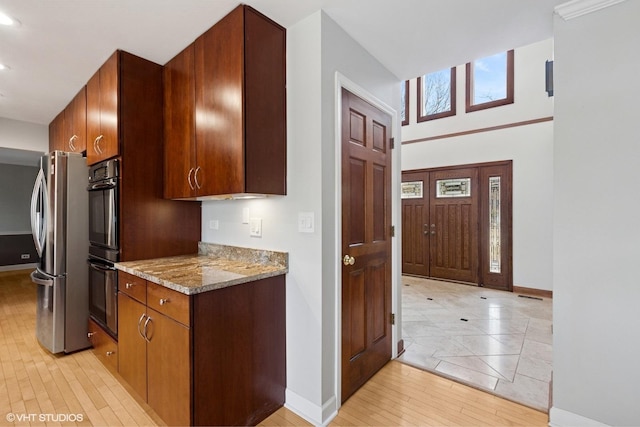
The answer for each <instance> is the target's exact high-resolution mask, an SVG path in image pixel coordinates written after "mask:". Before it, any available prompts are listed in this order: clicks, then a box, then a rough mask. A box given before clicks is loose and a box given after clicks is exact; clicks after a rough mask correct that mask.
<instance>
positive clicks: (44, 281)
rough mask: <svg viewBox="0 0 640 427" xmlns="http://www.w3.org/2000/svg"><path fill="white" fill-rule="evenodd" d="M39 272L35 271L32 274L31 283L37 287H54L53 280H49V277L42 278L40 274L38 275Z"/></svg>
mask: <svg viewBox="0 0 640 427" xmlns="http://www.w3.org/2000/svg"><path fill="white" fill-rule="evenodd" d="M38 273H39V271H38V270H33V271H32V272H31V281H32V282H33V283H35V284H37V285H43V286H53V279H52V278H51V279H50V278H48V277H42V276H41V275H40V274H38Z"/></svg>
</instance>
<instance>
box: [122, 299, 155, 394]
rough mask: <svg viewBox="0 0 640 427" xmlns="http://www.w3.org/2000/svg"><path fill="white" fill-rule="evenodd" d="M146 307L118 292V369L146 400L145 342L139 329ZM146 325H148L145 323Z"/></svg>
mask: <svg viewBox="0 0 640 427" xmlns="http://www.w3.org/2000/svg"><path fill="white" fill-rule="evenodd" d="M146 313H147V312H146V307H145V306H144V305H143V304H141V303H139V302H138V301H135V300H133V299H131V298H129V297H128V296H126V295H125V294H123V293H121V292H119V293H118V349H119V353H120V354H119V356H118V371H119V373H120V375H121V376H122V378H124V379H125V380H126V381H127V383H129V385H130V386H131V387H132V388H133V389H134V390H135V391H136V392H137V393H138V394H139V395H140V397H142V399H144V400H145V401H146V400H147V343H146V341H145V340H144V338H142V333H141V331H142V330H143V328H144V323H145V322H146V320H147V314H146ZM147 326H148V325H147Z"/></svg>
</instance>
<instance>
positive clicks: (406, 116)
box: [402, 80, 410, 126]
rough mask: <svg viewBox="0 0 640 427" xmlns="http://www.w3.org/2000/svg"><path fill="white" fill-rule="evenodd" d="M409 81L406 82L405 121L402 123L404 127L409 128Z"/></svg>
mask: <svg viewBox="0 0 640 427" xmlns="http://www.w3.org/2000/svg"><path fill="white" fill-rule="evenodd" d="M409 94H410V92H409V80H405V81H404V120H403V121H402V126H407V125H408V124H409V122H410V120H409Z"/></svg>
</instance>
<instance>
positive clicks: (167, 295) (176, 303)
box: [147, 282, 191, 326]
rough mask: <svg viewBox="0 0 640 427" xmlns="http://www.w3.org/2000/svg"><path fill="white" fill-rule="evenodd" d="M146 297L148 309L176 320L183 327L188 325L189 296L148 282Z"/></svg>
mask: <svg viewBox="0 0 640 427" xmlns="http://www.w3.org/2000/svg"><path fill="white" fill-rule="evenodd" d="M147 297H148V298H147V306H148V307H150V308H153V309H154V310H156V311H158V312H160V313H162V314H164V315H166V316H169V317H171V318H172V319H174V320H177V321H178V322H180V323H182V324H183V325H186V326H189V325H190V323H191V322H190V317H191V316H190V313H189V295H185V294H181V293H180V292H177V291H174V290H172V289H169V288H165V287H164V286H160V285H158V284H156V283H152V282H148V284H147Z"/></svg>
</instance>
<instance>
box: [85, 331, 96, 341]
mask: <svg viewBox="0 0 640 427" xmlns="http://www.w3.org/2000/svg"><path fill="white" fill-rule="evenodd" d="M95 334H96V333H95V332H89V333H88V334H87V339H91V337H93V336H94V335H95Z"/></svg>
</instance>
